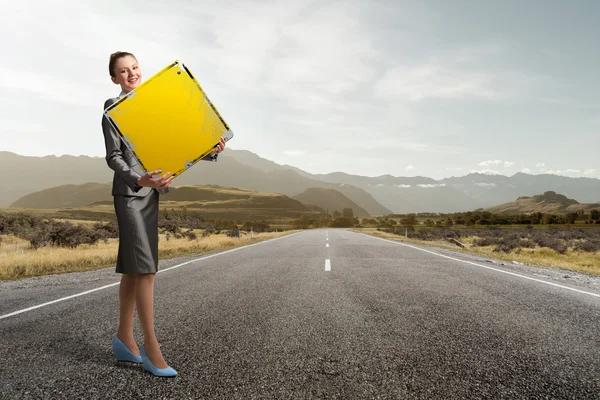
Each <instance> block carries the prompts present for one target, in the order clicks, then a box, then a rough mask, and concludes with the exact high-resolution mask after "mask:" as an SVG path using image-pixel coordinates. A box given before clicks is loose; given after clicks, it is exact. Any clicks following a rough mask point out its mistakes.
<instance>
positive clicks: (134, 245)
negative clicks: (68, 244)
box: [102, 93, 217, 274]
mask: <svg viewBox="0 0 600 400" xmlns="http://www.w3.org/2000/svg"><path fill="white" fill-rule="evenodd" d="M121 95H123V93H121ZM117 100H118V97H117V98H113V99H108V100H106V102H105V103H104V109H106V108H107V107H108V106H110V105H111V104H113V103H115V102H116V101H117ZM102 132H103V133H104V144H105V147H106V163H107V164H108V166H109V167H110V168H111V169H112V170H113V171H115V174H114V176H113V185H112V195H113V199H114V205H115V213H116V215H117V222H118V224H119V253H118V256H117V268H116V272H118V273H122V274H145V273H156V272H158V202H159V193H162V194H165V193H168V191H169V189H168V188H165V189H155V188H150V187H141V186H138V185H137V181H138V179H139V178H140V177H141V176H142V175H144V171H143V170H142V169H141V167H140V165H139V163H138V161H137V159H136V158H135V157H134V155H133V153H132V152H131V151H130V150H129V149H128V148H127V146H126V145H125V143H124V142H123V141H122V140H121V138H120V137H119V135H118V133H117V132H116V131H115V129H114V128H113V126H112V125H111V123H110V122H109V121H108V119H107V118H106V116H104V115H103V116H102ZM203 160H207V161H217V156H216V155H214V156H211V155H208V156H206V157H204V158H203ZM165 172H166V171H165Z"/></svg>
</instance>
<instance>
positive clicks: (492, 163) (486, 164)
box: [478, 160, 515, 168]
mask: <svg viewBox="0 0 600 400" xmlns="http://www.w3.org/2000/svg"><path fill="white" fill-rule="evenodd" d="M478 165H479V166H480V167H499V166H501V165H504V168H510V167H512V166H513V165H515V163H514V162H512V161H502V160H487V161H482V162H480V163H479V164H478Z"/></svg>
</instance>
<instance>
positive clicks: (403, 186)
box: [394, 185, 411, 189]
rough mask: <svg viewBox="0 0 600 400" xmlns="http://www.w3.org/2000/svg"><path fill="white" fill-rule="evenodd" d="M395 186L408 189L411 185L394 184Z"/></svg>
mask: <svg viewBox="0 0 600 400" xmlns="http://www.w3.org/2000/svg"><path fill="white" fill-rule="evenodd" d="M394 186H395V187H397V188H400V189H407V188H409V187H411V185H394Z"/></svg>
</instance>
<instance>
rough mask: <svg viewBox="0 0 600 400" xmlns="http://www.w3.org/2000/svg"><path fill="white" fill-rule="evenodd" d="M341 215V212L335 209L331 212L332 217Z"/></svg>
mask: <svg viewBox="0 0 600 400" xmlns="http://www.w3.org/2000/svg"><path fill="white" fill-rule="evenodd" d="M341 216H342V213H340V212H339V211H338V210H335V211H334V212H333V218H339V217H341Z"/></svg>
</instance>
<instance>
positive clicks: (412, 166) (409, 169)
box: [404, 165, 417, 171]
mask: <svg viewBox="0 0 600 400" xmlns="http://www.w3.org/2000/svg"><path fill="white" fill-rule="evenodd" d="M416 168H417V167H415V166H414V165H409V166H407V167H406V168H404V169H405V170H406V171H412V170H413V169H416Z"/></svg>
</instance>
